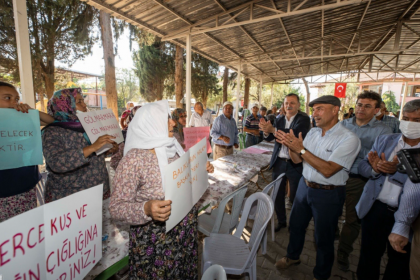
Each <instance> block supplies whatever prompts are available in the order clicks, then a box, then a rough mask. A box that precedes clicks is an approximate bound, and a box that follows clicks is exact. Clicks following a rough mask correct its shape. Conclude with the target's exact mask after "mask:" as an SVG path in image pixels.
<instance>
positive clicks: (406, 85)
mask: <svg viewBox="0 0 420 280" xmlns="http://www.w3.org/2000/svg"><path fill="white" fill-rule="evenodd" d="M407 93H408V82H405V83H404V93H403V98H402V100H401V111H400V117H399V119H400V120H401V119H402V116H403V113H404V112H403V109H404V105H405V97H406V96H407Z"/></svg>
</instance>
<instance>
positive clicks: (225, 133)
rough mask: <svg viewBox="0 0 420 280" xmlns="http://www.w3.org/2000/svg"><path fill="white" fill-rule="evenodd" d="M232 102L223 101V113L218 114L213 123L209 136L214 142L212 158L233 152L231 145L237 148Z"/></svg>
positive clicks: (237, 141)
mask: <svg viewBox="0 0 420 280" xmlns="http://www.w3.org/2000/svg"><path fill="white" fill-rule="evenodd" d="M232 113H233V105H232V102H229V101H226V102H225V103H223V114H221V115H220V116H218V117H217V118H216V119H215V120H214V123H213V127H212V128H211V131H210V136H211V137H212V139H213V142H214V150H213V159H214V160H216V159H218V158H221V157H224V156H227V155H231V154H233V147H235V148H238V143H239V140H238V128H237V126H236V121H235V119H234V118H233V116H232Z"/></svg>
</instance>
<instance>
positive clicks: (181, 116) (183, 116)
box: [179, 115, 187, 118]
mask: <svg viewBox="0 0 420 280" xmlns="http://www.w3.org/2000/svg"><path fill="white" fill-rule="evenodd" d="M186 117H187V115H179V118H186Z"/></svg>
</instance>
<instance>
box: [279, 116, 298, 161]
mask: <svg viewBox="0 0 420 280" xmlns="http://www.w3.org/2000/svg"><path fill="white" fill-rule="evenodd" d="M296 115H297V113H296V114H295V115H294V116H293V117H290V120H288V119H287V116H284V119H285V120H286V125H285V126H284V128H285V129H288V128H290V125H291V124H292V122H293V120H294V119H295V117H296ZM279 158H289V159H290V155H289V148H287V146H285V145H281V149H280V152H279Z"/></svg>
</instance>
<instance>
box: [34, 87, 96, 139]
mask: <svg viewBox="0 0 420 280" xmlns="http://www.w3.org/2000/svg"><path fill="white" fill-rule="evenodd" d="M78 93H82V89H81V88H66V89H62V90H58V91H56V92H54V94H53V96H52V97H51V99H50V100H49V101H48V106H47V110H48V114H49V115H50V116H52V117H53V118H54V119H55V121H54V122H53V123H51V124H49V125H47V126H46V127H44V128H43V129H42V130H43V131H44V130H45V129H46V128H47V127H50V126H59V127H62V128H65V129H70V130H73V131H77V132H81V133H83V137H84V138H85V139H86V141H87V142H88V143H89V145H90V144H91V142H90V140H89V137H88V136H87V134H86V132H85V129H84V128H83V126H82V124H81V123H80V121H79V118H78V117H77V116H76V95H77V94H78Z"/></svg>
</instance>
